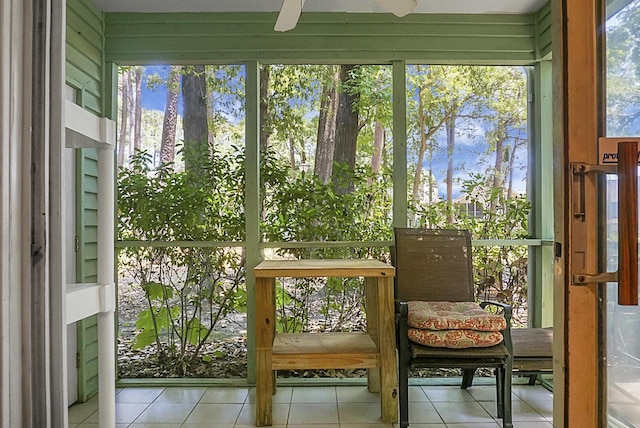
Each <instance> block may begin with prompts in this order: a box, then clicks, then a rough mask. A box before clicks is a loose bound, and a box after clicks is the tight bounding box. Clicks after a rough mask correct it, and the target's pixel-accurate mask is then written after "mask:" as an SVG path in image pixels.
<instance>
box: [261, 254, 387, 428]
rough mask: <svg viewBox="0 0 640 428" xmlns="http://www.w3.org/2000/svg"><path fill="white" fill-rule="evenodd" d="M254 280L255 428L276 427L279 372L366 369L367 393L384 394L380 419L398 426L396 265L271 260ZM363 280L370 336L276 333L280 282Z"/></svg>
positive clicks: (343, 333) (366, 333)
mask: <svg viewBox="0 0 640 428" xmlns="http://www.w3.org/2000/svg"><path fill="white" fill-rule="evenodd" d="M254 273H255V277H256V426H265V425H271V424H272V395H273V394H274V392H275V374H276V372H275V370H284V369H331V368H342V369H344V368H366V369H368V388H369V391H371V392H380V400H381V403H380V404H381V411H382V420H383V422H386V423H393V422H397V421H398V399H397V388H398V386H397V384H398V377H397V374H396V373H397V366H396V345H395V327H394V308H393V276H394V273H395V269H394V268H393V266H390V265H387V264H385V263H382V262H380V261H378V260H364V259H356V260H343V259H322V260H267V261H264V262H262V263H260V264H259V265H258V266H256V267H255V268H254ZM285 277H286V278H308V277H339V278H351V277H364V278H365V288H366V315H367V331H366V332H350V333H349V332H340V333H300V334H295V333H286V334H282V333H278V334H276V332H275V326H276V316H275V288H276V287H275V280H276V278H285Z"/></svg>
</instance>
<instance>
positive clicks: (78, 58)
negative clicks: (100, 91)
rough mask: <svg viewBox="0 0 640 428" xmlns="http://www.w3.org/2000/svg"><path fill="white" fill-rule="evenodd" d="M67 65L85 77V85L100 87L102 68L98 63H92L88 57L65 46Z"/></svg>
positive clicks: (72, 47) (73, 48)
mask: <svg viewBox="0 0 640 428" xmlns="http://www.w3.org/2000/svg"><path fill="white" fill-rule="evenodd" d="M67 64H69V65H72V66H73V67H75V68H76V69H78V70H81V71H82V73H84V75H85V76H86V77H87V79H88V80H87V83H91V84H93V86H94V87H97V88H99V87H100V83H99V82H100V80H101V79H102V67H101V65H100V64H99V63H95V62H93V61H92V60H91V59H90V58H89V57H87V56H85V55H83V54H82V52H80V51H79V50H78V49H76V48H75V47H74V46H67Z"/></svg>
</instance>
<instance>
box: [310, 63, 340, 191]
mask: <svg viewBox="0 0 640 428" xmlns="http://www.w3.org/2000/svg"><path fill="white" fill-rule="evenodd" d="M331 68H332V73H331V78H330V80H329V81H328V82H327V83H326V84H324V85H323V87H322V97H321V99H320V115H319V117H318V141H317V144H316V158H315V163H314V169H313V173H314V174H315V175H316V176H317V177H318V178H319V179H320V180H322V182H323V183H324V184H327V183H328V182H329V179H330V178H331V172H332V170H333V152H334V150H335V143H336V114H337V111H338V91H337V87H338V82H339V81H340V72H339V68H338V67H337V66H331Z"/></svg>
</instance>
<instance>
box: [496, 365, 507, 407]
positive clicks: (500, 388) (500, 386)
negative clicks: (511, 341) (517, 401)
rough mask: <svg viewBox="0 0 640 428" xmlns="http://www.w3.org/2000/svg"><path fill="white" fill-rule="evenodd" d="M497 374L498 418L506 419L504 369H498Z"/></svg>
mask: <svg viewBox="0 0 640 428" xmlns="http://www.w3.org/2000/svg"><path fill="white" fill-rule="evenodd" d="M495 374H496V405H497V407H498V408H497V412H498V417H499V418H502V417H504V377H505V376H504V369H503V368H502V367H498V368H497V369H496V370H495Z"/></svg>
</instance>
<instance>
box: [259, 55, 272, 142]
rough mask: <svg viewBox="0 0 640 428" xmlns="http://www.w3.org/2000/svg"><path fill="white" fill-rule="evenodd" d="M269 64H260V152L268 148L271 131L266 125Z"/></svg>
mask: <svg viewBox="0 0 640 428" xmlns="http://www.w3.org/2000/svg"><path fill="white" fill-rule="evenodd" d="M269 78H270V69H269V65H261V66H260V153H263V154H264V153H266V151H267V149H268V148H269V137H271V132H270V131H269V129H268V127H267V117H268V115H269V103H268V99H269V98H268V97H269Z"/></svg>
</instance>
